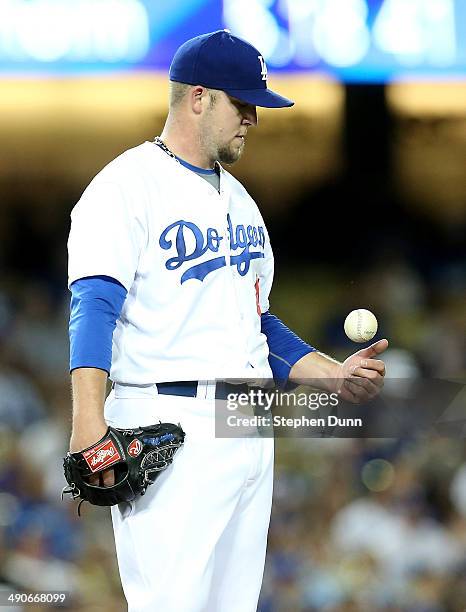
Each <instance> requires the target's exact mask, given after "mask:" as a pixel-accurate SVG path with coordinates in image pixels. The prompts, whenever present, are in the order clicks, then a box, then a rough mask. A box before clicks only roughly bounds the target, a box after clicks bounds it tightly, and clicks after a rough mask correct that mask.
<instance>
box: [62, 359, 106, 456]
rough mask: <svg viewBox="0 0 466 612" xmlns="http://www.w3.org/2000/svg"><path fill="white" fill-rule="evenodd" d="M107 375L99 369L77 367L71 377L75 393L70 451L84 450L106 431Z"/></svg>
mask: <svg viewBox="0 0 466 612" xmlns="http://www.w3.org/2000/svg"><path fill="white" fill-rule="evenodd" d="M107 377H108V374H107V372H105V371H103V370H98V369H97V368H77V369H76V370H73V372H72V374H71V386H72V391H73V430H72V434H71V442H70V449H71V450H72V451H77V450H81V449H83V448H86V447H87V446H90V445H91V444H93V443H94V442H96V440H98V439H99V438H100V437H102V436H103V435H104V433H105V431H106V429H107V426H106V424H105V420H104V403H105V394H106V387H107Z"/></svg>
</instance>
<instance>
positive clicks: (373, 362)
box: [351, 359, 385, 376]
mask: <svg viewBox="0 0 466 612" xmlns="http://www.w3.org/2000/svg"><path fill="white" fill-rule="evenodd" d="M361 368H366V370H374V371H375V372H376V373H379V374H381V375H382V376H385V363H384V362H383V361H382V360H381V359H361V363H360V366H359V367H356V368H355V369H354V370H353V371H352V372H351V373H352V374H356V370H358V369H361ZM358 376H360V374H358Z"/></svg>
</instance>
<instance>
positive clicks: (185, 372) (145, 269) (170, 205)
mask: <svg viewBox="0 0 466 612" xmlns="http://www.w3.org/2000/svg"><path fill="white" fill-rule="evenodd" d="M71 218H72V225H71V232H70V236H69V241H68V249H69V279H68V280H69V285H71V283H73V282H74V281H75V280H78V279H80V278H84V277H87V276H96V275H105V276H110V277H113V278H115V279H117V280H118V281H119V282H120V283H121V284H122V285H123V286H124V287H125V288H126V289H127V291H128V295H127V298H126V300H125V303H124V306H123V310H122V313H121V316H120V318H119V319H118V321H117V326H116V329H115V332H114V334H113V347H112V368H111V372H110V377H111V379H112V380H114V381H116V382H119V383H127V384H149V383H154V382H165V381H166V382H170V381H178V380H212V379H215V378H259V379H261V378H272V372H271V370H270V367H269V365H268V352H269V351H268V346H267V341H266V337H265V335H264V334H262V333H261V320H260V312H265V311H266V310H268V308H269V302H268V297H269V292H270V289H271V285H272V278H273V255H272V250H271V247H270V241H269V237H268V234H267V230H266V228H265V224H264V221H263V219H262V216H261V214H260V212H259V210H258V208H257V206H256V204H255V202H254V201H253V200H252V198H251V197H250V196H249V194H248V193H247V191H246V190H245V189H244V187H243V186H242V185H241V184H240V183H239V182H238V181H237V180H236V179H235V178H234V177H233V176H232V175H231V174H229V173H228V172H226V171H225V170H224V169H223V168H222V169H221V170H220V193H219V192H218V191H217V190H216V189H215V188H213V187H212V186H211V185H210V184H209V183H208V182H207V181H205V180H203V179H202V178H201V177H199V176H198V175H196V174H195V173H194V172H192V171H191V170H189V169H187V168H185V167H184V166H183V165H181V164H180V163H179V162H177V161H176V160H175V159H173V158H172V157H170V156H169V155H167V154H166V153H165V152H164V151H163V150H161V149H160V148H159V147H158V146H156V145H155V144H154V143H151V142H145V143H143V144H141V145H139V146H137V147H135V148H133V149H130V150H129V151H126V152H125V153H123V154H122V155H120V156H119V157H117V158H116V159H115V160H113V161H112V162H111V163H110V164H108V165H107V166H106V167H105V168H104V169H103V170H102V171H101V172H100V173H99V174H98V175H97V176H96V177H95V178H94V179H93V181H92V182H91V183H90V185H89V186H88V188H87V189H86V191H85V192H84V194H83V195H82V197H81V199H80V200H79V202H78V203H77V205H76V206H75V208H74V209H73V211H72V214H71Z"/></svg>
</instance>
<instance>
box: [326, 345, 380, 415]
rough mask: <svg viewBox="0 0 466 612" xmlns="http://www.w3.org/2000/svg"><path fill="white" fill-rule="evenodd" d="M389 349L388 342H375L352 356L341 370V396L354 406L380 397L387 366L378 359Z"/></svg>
mask: <svg viewBox="0 0 466 612" xmlns="http://www.w3.org/2000/svg"><path fill="white" fill-rule="evenodd" d="M387 348H388V340H386V339H383V340H379V341H378V342H374V344H371V345H370V346H368V347H367V348H363V349H361V350H360V351H358V352H357V353H354V355H350V356H349V357H348V358H347V359H345V361H344V362H343V363H342V365H341V368H340V377H341V383H340V384H339V391H338V393H339V395H340V397H341V399H342V400H345V401H347V402H351V403H352V404H362V403H364V402H368V401H369V400H371V399H373V398H374V397H375V396H376V395H378V394H379V393H380V391H381V389H382V387H383V383H384V376H385V364H384V362H383V361H382V360H381V359H377V357H378V356H379V355H380V354H381V353H383V352H384V351H386V350H387Z"/></svg>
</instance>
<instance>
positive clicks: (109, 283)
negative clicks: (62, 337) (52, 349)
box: [69, 276, 127, 373]
mask: <svg viewBox="0 0 466 612" xmlns="http://www.w3.org/2000/svg"><path fill="white" fill-rule="evenodd" d="M70 289H71V306H70V323H69V335H70V371H72V370H75V369H76V368H98V369H100V370H105V371H106V372H108V373H110V366H111V363H112V337H113V331H114V329H115V327H116V321H117V319H118V317H119V316H120V313H121V310H122V308H123V303H124V301H125V299H126V295H127V291H126V289H125V288H124V287H123V285H121V284H120V283H119V282H118V281H117V280H115V279H114V278H111V277H109V276H89V277H86V278H80V279H79V280H77V281H75V282H74V283H73V284H72V285H71V287H70Z"/></svg>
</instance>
